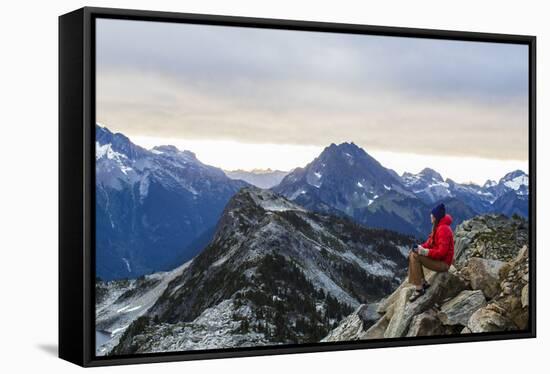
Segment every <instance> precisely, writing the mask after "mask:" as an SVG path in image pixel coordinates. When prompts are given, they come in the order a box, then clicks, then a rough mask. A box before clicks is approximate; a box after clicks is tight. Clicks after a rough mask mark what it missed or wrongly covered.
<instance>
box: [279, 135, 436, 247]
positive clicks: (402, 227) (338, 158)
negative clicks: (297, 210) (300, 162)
mask: <svg viewBox="0 0 550 374" xmlns="http://www.w3.org/2000/svg"><path fill="white" fill-rule="evenodd" d="M273 190H274V191H276V192H278V193H280V194H282V195H284V196H286V197H287V198H289V199H290V200H293V201H295V202H296V203H298V204H300V205H302V206H304V207H305V208H307V209H310V210H314V211H319V212H329V213H331V214H339V215H346V216H349V217H351V218H353V219H354V220H355V221H356V222H358V223H360V224H363V225H366V226H368V227H378V228H385V229H391V230H395V231H398V232H401V233H405V234H410V235H415V236H422V235H424V233H425V232H427V231H429V216H427V214H426V212H429V210H428V208H427V207H426V204H425V203H423V202H422V200H420V199H419V198H418V197H417V196H416V195H415V194H414V193H412V192H411V191H409V189H408V188H407V187H406V186H404V185H403V183H402V181H401V178H400V177H399V176H398V175H397V174H396V173H395V172H393V171H392V170H390V169H386V168H385V167H384V166H382V165H381V164H380V163H379V162H378V161H376V160H375V159H374V158H373V157H372V156H370V155H369V154H368V153H366V152H365V151H364V150H363V149H362V148H360V147H358V146H356V145H355V144H353V143H342V144H339V145H336V144H331V145H330V147H327V148H325V149H324V151H323V152H322V153H321V154H320V155H319V156H318V157H317V158H316V159H315V160H313V161H312V162H311V163H309V164H308V165H307V166H306V167H304V168H298V169H295V170H294V171H293V172H291V173H290V174H289V175H287V176H286V177H285V178H284V179H283V181H282V182H281V184H279V185H278V186H276V187H274V188H273Z"/></svg>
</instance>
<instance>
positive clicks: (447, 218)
mask: <svg viewBox="0 0 550 374" xmlns="http://www.w3.org/2000/svg"><path fill="white" fill-rule="evenodd" d="M452 223H453V217H451V215H450V214H445V217H443V218H441V221H439V225H447V226H451V224H452ZM439 225H438V226H439Z"/></svg>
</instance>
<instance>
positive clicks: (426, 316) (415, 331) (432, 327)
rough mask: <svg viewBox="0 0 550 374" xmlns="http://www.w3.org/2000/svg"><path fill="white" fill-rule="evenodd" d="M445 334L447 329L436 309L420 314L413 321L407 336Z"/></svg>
mask: <svg viewBox="0 0 550 374" xmlns="http://www.w3.org/2000/svg"><path fill="white" fill-rule="evenodd" d="M444 333H445V327H444V326H443V324H442V323H441V320H440V319H439V318H438V317H437V312H436V311H435V310H434V309H430V310H427V311H426V312H423V313H420V314H418V315H416V316H414V318H413V319H412V321H411V325H410V326H409V331H408V332H407V336H432V335H442V334H444Z"/></svg>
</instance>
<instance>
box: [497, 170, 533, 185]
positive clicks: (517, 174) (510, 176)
mask: <svg viewBox="0 0 550 374" xmlns="http://www.w3.org/2000/svg"><path fill="white" fill-rule="evenodd" d="M523 176H527V173H525V172H524V171H523V170H519V169H518V170H514V171H511V172H509V173H507V174H506V175H505V176H504V177H502V179H501V181H502V182H504V181H510V180H512V179H515V178H518V177H523Z"/></svg>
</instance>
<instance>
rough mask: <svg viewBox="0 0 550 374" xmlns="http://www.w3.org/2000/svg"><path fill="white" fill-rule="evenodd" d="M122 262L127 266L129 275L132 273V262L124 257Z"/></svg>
mask: <svg viewBox="0 0 550 374" xmlns="http://www.w3.org/2000/svg"><path fill="white" fill-rule="evenodd" d="M122 261H124V263H125V264H126V268H127V269H128V273H131V272H132V268H131V267H130V261H128V259H127V258H126V257H122Z"/></svg>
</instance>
